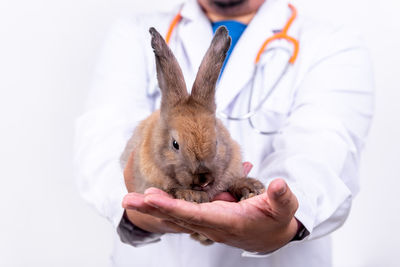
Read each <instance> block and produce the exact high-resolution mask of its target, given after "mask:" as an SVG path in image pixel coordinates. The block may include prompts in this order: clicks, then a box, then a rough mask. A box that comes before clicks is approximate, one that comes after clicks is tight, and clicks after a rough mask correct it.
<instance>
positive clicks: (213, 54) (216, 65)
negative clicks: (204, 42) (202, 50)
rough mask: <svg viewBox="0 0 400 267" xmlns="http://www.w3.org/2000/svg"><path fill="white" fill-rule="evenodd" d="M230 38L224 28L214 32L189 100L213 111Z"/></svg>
mask: <svg viewBox="0 0 400 267" xmlns="http://www.w3.org/2000/svg"><path fill="white" fill-rule="evenodd" d="M230 45H231V38H230V37H229V35H228V30H227V29H226V28H225V26H221V27H219V28H218V29H217V31H216V32H215V35H214V38H213V40H212V41H211V45H210V47H209V48H208V50H207V53H206V55H205V56H204V58H203V61H202V62H201V64H200V68H199V72H198V73H197V76H196V80H195V81H194V84H193V88H192V94H191V96H190V99H192V100H194V101H195V102H197V103H199V104H201V105H203V106H205V107H207V108H208V109H209V110H211V111H213V112H214V111H215V108H216V107H215V86H216V83H217V80H218V77H219V74H220V72H221V68H222V65H223V64H224V61H225V58H226V53H227V52H228V49H229V47H230Z"/></svg>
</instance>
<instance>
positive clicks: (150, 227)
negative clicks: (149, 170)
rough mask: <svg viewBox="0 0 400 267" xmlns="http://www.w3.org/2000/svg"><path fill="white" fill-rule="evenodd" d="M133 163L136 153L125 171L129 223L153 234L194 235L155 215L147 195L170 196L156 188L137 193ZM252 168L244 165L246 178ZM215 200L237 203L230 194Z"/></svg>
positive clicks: (249, 165) (246, 163)
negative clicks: (139, 208)
mask: <svg viewBox="0 0 400 267" xmlns="http://www.w3.org/2000/svg"><path fill="white" fill-rule="evenodd" d="M133 161H134V152H132V153H131V154H130V156H129V159H128V161H127V164H126V167H125V170H124V178H125V184H126V187H127V189H128V191H129V192H130V193H128V194H127V195H126V196H125V197H124V200H123V203H122V207H123V208H124V209H125V216H126V217H127V218H128V219H129V221H131V222H132V223H133V224H134V225H135V226H137V227H139V228H141V229H143V230H146V231H148V232H152V233H188V234H191V233H193V232H194V231H193V230H191V229H187V228H185V227H183V226H181V225H178V224H175V223H173V220H166V219H165V218H162V216H154V214H155V213H157V209H156V208H154V207H152V206H150V205H147V204H146V203H145V202H144V201H145V195H148V194H154V193H157V194H159V195H161V196H164V197H170V196H169V195H168V194H167V193H165V192H164V191H162V190H158V189H155V188H150V189H148V190H146V192H145V194H139V193H135V192H134V191H135V188H134V183H132V181H131V179H132V177H133V173H132V166H133ZM252 167H253V165H252V164H251V163H250V162H244V163H243V172H244V175H245V176H247V174H248V173H249V172H250V170H251V169H252ZM214 200H221V201H231V202H232V201H236V199H235V198H234V197H233V196H232V195H231V194H229V193H228V192H222V193H220V194H218V195H217V196H216V197H215V198H214ZM136 207H141V210H140V211H137V210H136ZM159 215H161V214H159Z"/></svg>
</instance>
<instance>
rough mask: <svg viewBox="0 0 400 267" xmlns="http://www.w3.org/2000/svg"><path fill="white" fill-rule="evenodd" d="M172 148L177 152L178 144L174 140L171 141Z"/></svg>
mask: <svg viewBox="0 0 400 267" xmlns="http://www.w3.org/2000/svg"><path fill="white" fill-rule="evenodd" d="M172 146H173V147H174V148H175V149H176V150H179V144H178V142H176V140H173V141H172Z"/></svg>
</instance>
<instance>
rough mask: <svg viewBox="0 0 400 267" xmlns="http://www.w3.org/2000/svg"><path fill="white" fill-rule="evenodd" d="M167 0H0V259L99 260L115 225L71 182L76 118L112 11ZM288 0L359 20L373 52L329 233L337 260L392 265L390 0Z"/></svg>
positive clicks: (398, 125)
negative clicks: (346, 182)
mask: <svg viewBox="0 0 400 267" xmlns="http://www.w3.org/2000/svg"><path fill="white" fill-rule="evenodd" d="M176 2H179V0H174V1H162V0H146V1H134V0H113V1H111V0H69V1H61V0H0V93H1V94H0V136H1V138H0V266H7V267H8V266H10V267H13V266H85V267H90V266H96V267H103V266H107V262H108V255H109V253H110V251H111V238H112V231H113V229H112V228H111V226H110V225H109V224H108V222H106V220H105V219H103V218H101V217H99V216H98V215H96V214H95V212H94V211H93V210H92V209H90V208H89V207H88V206H87V205H86V204H85V203H84V202H83V201H82V200H81V199H80V198H79V196H78V194H77V192H76V188H75V184H74V183H75V182H74V178H73V175H72V169H71V166H72V164H71V158H72V141H73V124H74V119H75V118H76V117H77V116H78V115H79V114H80V113H81V112H82V108H83V102H84V99H85V97H86V93H87V90H88V87H89V84H90V79H91V72H92V70H93V65H94V64H95V61H96V55H97V54H98V51H99V48H100V46H101V43H102V40H103V38H104V36H105V34H106V32H107V28H108V27H109V25H110V24H111V22H112V21H114V20H115V18H116V17H118V16H120V15H122V14H127V13H131V12H136V11H142V10H151V8H153V7H157V8H158V9H165V8H167V6H168V5H171V4H172V3H176ZM296 4H297V6H298V7H299V9H300V11H301V12H307V13H310V14H313V15H314V16H317V17H322V18H325V19H329V20H336V21H337V22H338V23H346V24H349V25H352V27H354V28H356V29H358V30H359V31H361V32H362V33H363V35H364V37H365V39H366V41H367V44H368V46H369V48H370V51H371V55H372V58H373V61H374V69H375V80H376V88H377V101H376V116H375V121H374V124H373V127H372V129H371V133H370V137H369V142H368V145H367V147H366V150H365V153H364V157H363V162H362V171H361V173H362V180H361V181H362V182H361V183H362V191H361V193H360V194H359V195H358V197H357V198H356V200H355V201H354V205H353V211H352V213H351V215H350V217H349V219H348V221H347V223H346V224H345V226H344V227H343V228H341V229H340V230H339V231H337V232H336V233H335V234H334V262H335V267H369V266H371V267H375V266H385V267H391V266H400V263H399V262H400V260H399V259H398V256H399V255H398V254H399V252H400V250H399V245H398V243H399V239H400V234H399V232H400V230H399V229H400V209H399V203H400V201H398V197H399V195H400V194H399V193H400V191H399V189H398V188H399V185H400V179H399V178H400V175H399V174H400V160H399V159H400V157H399V152H400V140H399V139H400V120H399V118H398V117H399V115H400V105H399V104H398V103H399V102H400V86H399V83H400V82H399V79H400V67H399V65H400V64H399V62H400V53H399V49H400V37H399V35H400V16H399V15H398V14H399V11H400V2H398V1H396V0H381V1H372V0H337V1H324V0H297V1H296ZM305 267H306V266H305ZM321 267H322V266H321Z"/></svg>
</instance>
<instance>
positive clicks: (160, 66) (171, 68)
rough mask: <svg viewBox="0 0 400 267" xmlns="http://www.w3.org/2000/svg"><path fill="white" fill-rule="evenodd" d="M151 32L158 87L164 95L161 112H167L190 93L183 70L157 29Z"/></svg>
mask: <svg viewBox="0 0 400 267" xmlns="http://www.w3.org/2000/svg"><path fill="white" fill-rule="evenodd" d="M149 32H150V34H151V37H152V38H151V46H152V47H153V49H154V54H155V58H156V68H157V79H158V85H159V86H160V89H161V93H162V99H161V110H164V111H167V110H168V109H169V108H171V107H173V106H175V105H177V104H178V103H180V102H181V101H183V100H186V99H187V97H188V93H187V89H186V85H185V80H184V78H183V74H182V70H181V68H180V67H179V64H178V61H177V60H176V58H175V56H174V54H172V51H171V49H169V47H168V45H167V43H166V42H165V41H164V39H163V38H162V36H161V35H160V34H159V33H158V32H157V30H156V29H154V28H153V27H151V28H150V29H149Z"/></svg>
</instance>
